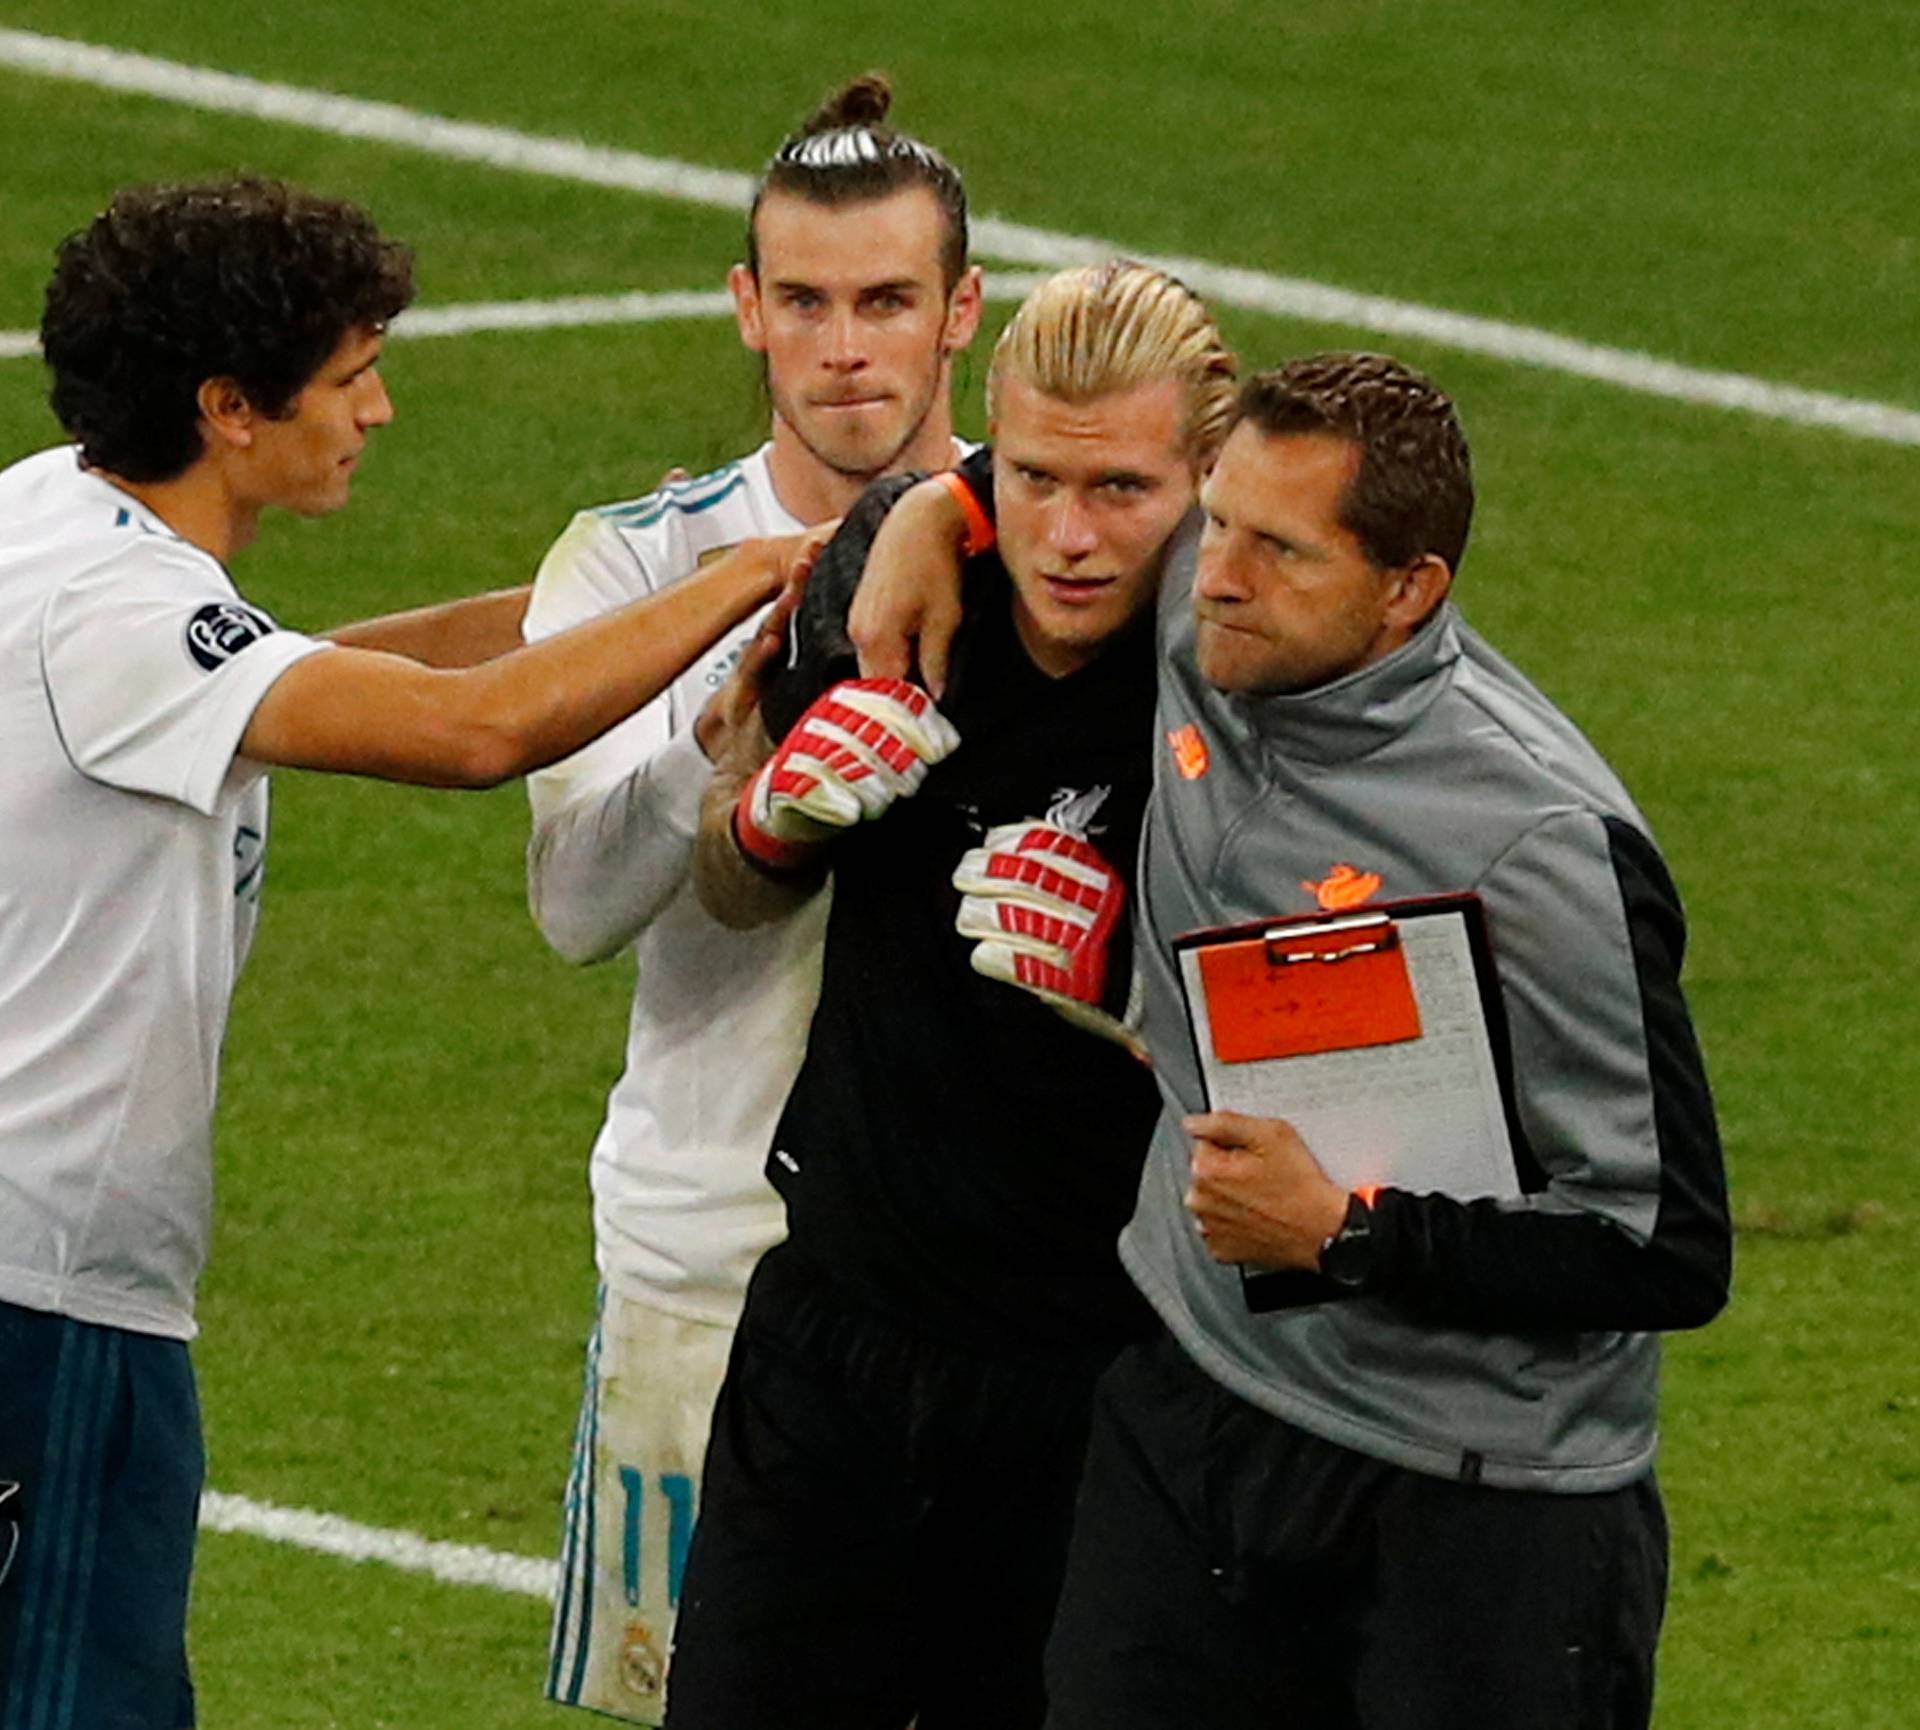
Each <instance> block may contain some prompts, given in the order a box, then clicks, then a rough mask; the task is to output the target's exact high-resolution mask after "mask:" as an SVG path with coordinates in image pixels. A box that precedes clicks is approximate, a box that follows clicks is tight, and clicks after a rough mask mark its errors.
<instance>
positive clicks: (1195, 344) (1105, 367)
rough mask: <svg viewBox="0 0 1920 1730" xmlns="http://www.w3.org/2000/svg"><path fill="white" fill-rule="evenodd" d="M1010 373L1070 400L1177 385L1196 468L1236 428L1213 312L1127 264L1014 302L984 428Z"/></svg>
mask: <svg viewBox="0 0 1920 1730" xmlns="http://www.w3.org/2000/svg"><path fill="white" fill-rule="evenodd" d="M1009 372H1011V373H1014V374H1016V375H1017V376H1018V377H1020V378H1022V379H1024V380H1025V381H1026V382H1027V383H1028V384H1029V385H1031V386H1032V387H1033V388H1034V389H1035V390H1037V391H1039V392H1040V394H1041V395H1042V396H1050V397H1054V398H1056V399H1058V400H1059V401H1061V402H1070V403H1086V402H1092V401H1094V400H1095V399H1096V398H1098V397H1103V396H1112V395H1113V394H1114V393H1115V392H1117V391H1124V390H1132V389H1134V388H1135V387H1137V386H1140V385H1146V384H1153V383H1155V382H1157V381H1158V380H1160V379H1163V378H1176V379H1179V380H1180V381H1181V382H1182V383H1183V384H1185V386H1186V388H1187V420H1186V427H1185V439H1184V443H1185V448H1186V453H1187V455H1188V457H1189V458H1190V459H1191V460H1192V461H1193V463H1194V464H1195V466H1196V467H1204V466H1206V465H1207V464H1209V463H1211V462H1212V461H1213V459H1214V456H1215V454H1216V453H1217V452H1218V451H1219V449H1220V446H1221V443H1222V442H1223V441H1224V440H1225V438H1226V436H1227V429H1228V427H1229V426H1230V425H1231V424H1232V421H1233V412H1234V359H1233V354H1232V351H1231V350H1229V349H1228V348H1227V346H1226V344H1225V343H1224V342H1222V341H1221V340H1220V332H1219V329H1218V327H1217V326H1216V325H1215V324H1214V322H1213V315H1212V314H1211V313H1210V312H1208V311H1207V309H1206V306H1205V304H1204V303H1203V302H1202V301H1201V299H1200V297H1199V296H1198V295H1196V294H1195V293H1194V292H1193V290H1192V289H1190V288H1188V287H1187V285H1186V284H1185V283H1183V282H1181V281H1180V280H1179V279H1178V278H1177V277H1172V276H1169V275H1167V273H1166V272H1165V271H1163V270H1155V269H1153V268H1152V267H1151V266H1150V265H1145V264H1135V263H1133V262H1131V261H1130V260H1127V259H1120V258H1116V259H1112V260H1109V261H1108V262H1107V263H1105V264H1089V265H1082V266H1081V267H1080V268H1079V269H1077V270H1063V271H1061V272H1060V273H1059V274H1058V275H1057V276H1050V277H1048V278H1047V280H1046V281H1045V282H1043V283H1041V284H1040V286H1039V287H1038V288H1036V289H1035V290H1034V291H1033V292H1032V293H1031V294H1030V295H1028V296H1027V298H1026V299H1025V300H1023V301H1022V302H1021V303H1020V310H1019V311H1018V312H1016V313H1015V314H1014V315H1013V318H1012V320H1011V321H1010V322H1009V323H1008V325H1007V327H1006V329H1005V330H1003V331H1002V332H1001V333H1000V340H999V342H997V343H996V344H995V345H994V350H993V363H992V365H991V366H990V367H989V368H988V371H987V419H988V421H989V422H991V421H992V420H993V418H994V412H995V399H996V398H997V396H998V394H999V389H998V387H999V384H1000V381H1001V379H1003V378H1004V377H1006V376H1007V374H1008V373H1009Z"/></svg>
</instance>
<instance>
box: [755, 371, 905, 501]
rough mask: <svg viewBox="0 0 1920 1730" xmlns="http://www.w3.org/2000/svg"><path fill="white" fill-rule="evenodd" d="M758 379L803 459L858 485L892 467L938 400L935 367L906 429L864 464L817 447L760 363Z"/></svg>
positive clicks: (785, 396)
mask: <svg viewBox="0 0 1920 1730" xmlns="http://www.w3.org/2000/svg"><path fill="white" fill-rule="evenodd" d="M760 376H761V387H762V389H764V390H765V392H766V394H767V400H768V401H769V402H770V403H771V404H772V406H773V413H774V415H775V416H776V417H777V418H778V419H780V420H781V421H783V422H785V424H786V427H787V430H788V431H789V432H791V433H792V434H793V436H794V437H795V438H796V439H798V440H799V441H800V446H801V448H802V449H803V450H804V451H805V452H806V453H807V455H808V456H810V457H812V458H813V460H814V461H815V462H817V463H818V464H819V465H820V466H821V467H822V468H823V469H826V470H827V471H828V472H829V473H831V474H836V475H839V476H840V477H841V478H842V479H844V480H851V481H859V482H861V483H862V484H865V483H867V482H870V481H874V480H877V479H879V477H880V476H882V475H884V474H886V473H887V472H888V471H889V470H890V469H892V468H893V466H894V464H895V463H897V462H898V461H899V460H900V455H901V453H902V452H903V451H906V450H908V449H910V448H911V447H912V445H913V442H914V440H915V439H917V438H918V437H919V436H920V434H921V432H922V431H923V430H924V428H925V427H926V424H927V421H928V419H929V418H930V417H931V415H932V414H933V406H934V404H935V403H936V402H937V401H938V400H939V396H940V387H941V377H942V373H941V369H940V368H939V367H938V366H936V367H935V368H934V375H933V378H932V380H931V381H930V382H929V384H928V386H927V390H926V394H925V395H924V396H923V397H922V398H921V400H920V403H919V407H918V411H917V412H916V413H915V414H914V415H913V417H912V419H911V421H910V422H909V423H908V424H907V426H906V427H905V428H903V429H902V431H901V434H900V436H899V438H897V439H896V440H894V442H893V446H892V448H891V449H890V450H889V451H887V453H886V454H885V455H884V456H882V457H879V458H878V459H876V460H872V461H868V460H866V459H865V458H862V459H859V460H855V459H854V458H852V457H848V456H844V455H836V454H835V453H834V452H833V451H830V450H828V449H826V448H824V447H823V446H822V445H821V443H820V442H819V441H818V440H817V439H815V438H814V437H813V436H812V435H811V434H810V433H809V432H808V430H807V427H806V424H805V421H804V419H803V418H802V417H801V416H799V415H796V414H794V413H793V412H792V411H791V408H790V406H789V404H790V399H789V398H788V396H787V394H786V393H785V392H784V391H781V390H778V389H776V388H775V386H774V383H773V380H772V378H771V377H770V376H769V375H768V373H767V371H766V368H765V364H764V362H763V363H762V368H761V375H760Z"/></svg>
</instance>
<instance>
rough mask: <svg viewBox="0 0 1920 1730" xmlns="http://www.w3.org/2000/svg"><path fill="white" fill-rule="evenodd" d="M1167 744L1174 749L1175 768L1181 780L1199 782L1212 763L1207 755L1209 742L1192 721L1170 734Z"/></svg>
mask: <svg viewBox="0 0 1920 1730" xmlns="http://www.w3.org/2000/svg"><path fill="white" fill-rule="evenodd" d="M1167 743H1168V744H1169V745H1171V746H1172V747H1173V766H1174V767H1175V768H1176V769H1178V770H1179V771H1180V778H1181V780H1183V781H1197V780H1199V779H1200V777H1201V776H1202V775H1204V774H1205V773H1206V772H1207V765H1208V763H1209V762H1211V761H1212V759H1211V758H1209V757H1208V755H1207V742H1206V740H1205V739H1203V738H1201V737H1200V729H1199V728H1198V727H1196V726H1195V725H1194V724H1193V723H1192V722H1191V721H1189V722H1188V723H1187V724H1186V725H1185V726H1184V727H1176V728H1175V729H1174V730H1173V731H1172V732H1171V733H1169V734H1168V735H1167Z"/></svg>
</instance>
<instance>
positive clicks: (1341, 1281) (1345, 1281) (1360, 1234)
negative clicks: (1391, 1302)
mask: <svg viewBox="0 0 1920 1730" xmlns="http://www.w3.org/2000/svg"><path fill="white" fill-rule="evenodd" d="M1320 1272H1321V1273H1322V1274H1323V1275H1325V1276H1326V1278H1328V1279H1330V1280H1332V1281H1333V1283H1334V1284H1335V1285H1337V1286H1339V1287H1341V1288H1342V1289H1343V1290H1345V1291H1359V1290H1360V1289H1361V1288H1362V1287H1363V1286H1364V1285H1365V1284H1366V1283H1367V1276H1368V1275H1369V1274H1371V1273H1372V1272H1373V1210H1372V1209H1371V1208H1370V1207H1368V1206H1367V1203H1366V1200H1365V1198H1364V1197H1362V1196H1358V1195H1356V1196H1353V1197H1351V1198H1349V1200H1348V1202H1347V1217H1346V1218H1345V1219H1343V1220H1342V1221H1341V1222H1340V1229H1339V1230H1338V1231H1336V1232H1335V1233H1334V1234H1333V1236H1331V1237H1330V1238H1328V1239H1327V1241H1326V1242H1325V1243H1323V1244H1322V1245H1321V1246H1320Z"/></svg>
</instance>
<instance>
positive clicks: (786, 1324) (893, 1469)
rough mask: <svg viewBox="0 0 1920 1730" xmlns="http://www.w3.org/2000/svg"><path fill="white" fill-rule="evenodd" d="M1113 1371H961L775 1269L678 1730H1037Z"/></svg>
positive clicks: (672, 1727) (719, 1437)
mask: <svg viewBox="0 0 1920 1730" xmlns="http://www.w3.org/2000/svg"><path fill="white" fill-rule="evenodd" d="M1102 1362H1103V1359H1102V1358H1101V1357H1099V1356H1090V1357H1089V1358H1088V1359H1086V1360H1085V1361H1069V1362H1052V1361H1034V1360H1031V1359H1024V1358H1014V1359H1004V1360H1003V1359H997V1358H987V1357H983V1356H979V1355H976V1354H973V1353H969V1352H965V1351H962V1350H959V1349H957V1348H955V1347H951V1346H949V1345H946V1344H944V1343H943V1342H940V1341H936V1340H930V1339H928V1338H926V1337H925V1336H924V1335H920V1334H917V1333H915V1332H913V1331H911V1330H910V1329H908V1328H906V1327H903V1326H902V1325H900V1324H899V1323H898V1322H897V1321H895V1320H894V1319H892V1318H890V1317H888V1316H885V1315H882V1314H880V1313H879V1312H877V1311H875V1310H872V1309H869V1308H867V1307H865V1306H863V1305H862V1304H860V1303H858V1302H857V1301H855V1300H853V1299H850V1298H848V1297H846V1296H844V1295H843V1294H841V1293H840V1292H839V1291H837V1290H836V1289H835V1288H834V1286H833V1285H832V1283H831V1281H830V1280H828V1279H827V1278H826V1277H825V1276H824V1275H822V1274H821V1273H820V1271H819V1270H818V1269H817V1268H815V1267H814V1266H813V1265H812V1264H810V1263H808V1262H807V1261H805V1260H804V1259H803V1258H802V1257H801V1256H800V1255H799V1254H798V1252H796V1251H795V1250H794V1248H793V1246H792V1245H790V1244H789V1245H783V1246H781V1247H779V1248H777V1249H774V1250H772V1251H771V1252H769V1254H768V1255H767V1256H766V1257H765V1258H764V1259H763V1260H762V1262H761V1264H760V1267H759V1268H758V1269H757V1270H756V1272H755V1274H754V1277H753V1282H752V1284H751V1286H750V1287H749V1288H748V1293H747V1305H746V1312H745V1314H744V1316H743V1317H742V1320H741V1326H740V1331H739V1334H738V1336H737V1337H736V1339H735V1342H734V1349H733V1356H732V1358H731V1360H730V1362H729V1364H728V1369H727V1379H726V1382H725V1385H724V1386H723V1387H722V1389H721V1392H720V1398H719V1403H718V1405H717V1406H716V1408H715V1411H714V1421H713V1434H712V1439H711V1441H710V1442H709V1444H708V1449H707V1460H706V1469H705V1477H704V1482H703V1486H702V1492H701V1506H700V1515H699V1519H698V1521H697V1523H696V1524H695V1527H694V1535H693V1545H692V1549H691V1551H690V1552H689V1554H688V1558H687V1571H686V1576H685V1580H684V1583H683V1585H682V1589H681V1596H680V1607H679V1615H678V1620H677V1622H676V1624H675V1628H674V1643H673V1656H672V1660H671V1662H670V1663H669V1666H668V1671H667V1716H666V1722H667V1725H668V1726H669V1730H903V1727H904V1726H905V1725H907V1724H908V1723H909V1721H911V1722H913V1723H914V1724H915V1725H916V1726H917V1730H985V1727H987V1726H992V1727H993V1730H1037V1727H1038V1726H1039V1724H1040V1723H1041V1720H1042V1718H1043V1716H1044V1714H1045V1699H1044V1695H1043V1690H1042V1684H1041V1654H1042V1651H1043V1649H1044V1647H1045V1644H1046V1636H1047V1629H1048V1627H1049V1625H1050V1623H1051V1621H1052V1616H1053V1606H1054V1601H1055V1598H1056V1596H1057V1595H1058V1592H1059V1586H1060V1574H1061V1570H1062V1568H1063V1567H1064V1565H1065V1561H1066V1548H1067V1533H1068V1528H1069V1525H1070V1523H1071V1520H1072V1515H1073V1500H1074V1492H1075V1489H1076V1487H1077V1484H1078V1480H1079V1473H1080V1462H1081V1459H1082V1456H1083V1453H1084V1450H1085V1443H1086V1430H1087V1422H1088V1414H1089V1410H1090V1408H1091V1405H1092V1398H1093V1386H1094V1382H1095V1380H1096V1379H1097V1376H1098V1373H1099V1370H1100V1368H1101V1367H1102Z"/></svg>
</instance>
